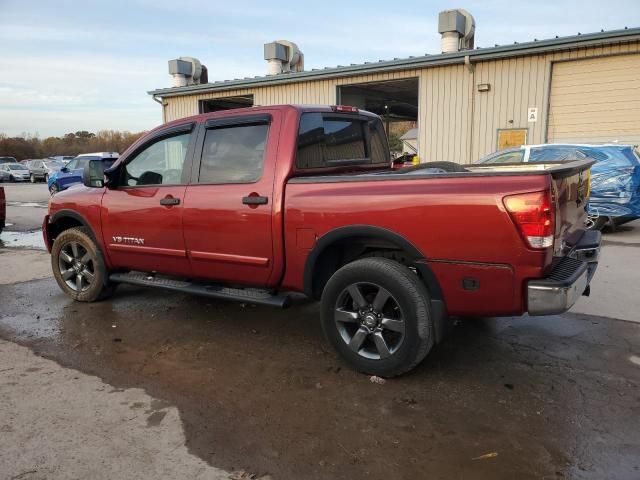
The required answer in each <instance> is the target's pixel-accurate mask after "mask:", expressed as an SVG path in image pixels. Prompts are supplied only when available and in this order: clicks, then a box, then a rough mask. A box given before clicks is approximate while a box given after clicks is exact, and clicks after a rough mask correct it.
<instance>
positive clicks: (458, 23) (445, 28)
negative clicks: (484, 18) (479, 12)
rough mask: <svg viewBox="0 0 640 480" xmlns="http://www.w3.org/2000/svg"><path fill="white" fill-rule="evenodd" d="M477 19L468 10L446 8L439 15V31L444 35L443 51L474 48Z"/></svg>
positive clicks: (450, 51) (441, 44) (442, 40)
mask: <svg viewBox="0 0 640 480" xmlns="http://www.w3.org/2000/svg"><path fill="white" fill-rule="evenodd" d="M475 31H476V21H475V20H474V19H473V17H472V16H471V14H470V13H469V12H467V11H466V10H463V9H461V8H457V9H455V10H445V11H443V12H440V14H439V15H438V33H440V34H441V35H442V38H441V41H440V46H441V48H442V53H452V52H458V51H460V50H472V49H473V35H474V33H475Z"/></svg>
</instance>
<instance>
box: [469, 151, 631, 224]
mask: <svg viewBox="0 0 640 480" xmlns="http://www.w3.org/2000/svg"><path fill="white" fill-rule="evenodd" d="M585 158H591V159H593V160H595V161H596V163H595V165H593V167H591V193H590V195H589V205H588V212H589V219H588V223H587V226H588V227H589V228H592V229H595V230H602V229H603V228H604V227H606V226H609V227H616V226H618V225H622V224H623V223H626V222H630V221H631V220H635V219H636V218H640V156H639V155H638V150H637V147H634V146H633V145H619V144H609V145H580V144H557V143H550V144H544V145H522V146H521V147H517V148H510V149H507V150H502V151H500V152H496V153H492V154H491V155H488V156H486V157H484V158H482V159H481V160H479V161H478V162H477V163H484V164H494V163H510V164H513V163H526V162H562V161H572V160H576V159H579V160H581V159H585Z"/></svg>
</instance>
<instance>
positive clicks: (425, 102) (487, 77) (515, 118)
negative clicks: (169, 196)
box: [164, 41, 640, 163]
mask: <svg viewBox="0 0 640 480" xmlns="http://www.w3.org/2000/svg"><path fill="white" fill-rule="evenodd" d="M639 52H640V42H638V41H634V42H621V43H618V44H614V45H610V46H605V47H588V48H569V49H567V50H564V51H561V52H556V53H548V54H540V55H530V56H522V57H515V58H509V59H502V60H490V61H483V62H479V63H476V64H474V67H473V69H470V68H468V67H467V66H465V65H450V66H440V67H430V68H422V69H418V70H406V71H402V72H388V73H376V74H369V75H357V76H353V77H343V78H338V79H327V80H313V81H307V82H298V83H292V84H284V85H273V86H265V87H255V88H246V89H237V90H230V91H226V92H212V93H204V94H199V95H185V96H179V97H169V98H166V99H165V104H166V106H165V107H164V108H165V120H166V121H170V120H174V119H176V118H181V117H185V116H188V115H194V114H196V113H198V102H199V100H204V99H211V98H222V97H227V96H233V95H246V94H253V95H254V102H255V104H256V105H274V104H279V103H303V104H304V103H306V104H335V103H336V87H337V86H338V85H345V84H354V83H366V82H376V81H382V80H393V79H400V78H410V77H418V78H419V100H418V101H419V118H418V131H419V134H418V148H419V153H420V158H421V160H422V161H432V160H450V161H455V162H459V163H469V162H473V161H475V160H477V159H478V158H480V157H482V156H484V155H486V154H488V153H491V152H493V151H495V149H496V145H497V140H498V129H504V128H526V129H528V132H527V133H528V134H527V141H528V143H530V144H533V143H543V142H545V141H546V138H545V136H546V132H547V118H548V105H549V102H550V86H551V71H552V65H555V67H554V70H555V71H556V72H557V70H556V67H558V65H561V63H559V62H560V61H563V60H577V59H589V58H594V57H606V56H609V57H611V56H618V55H619V54H623V53H639ZM612 58H622V57H612ZM555 62H558V63H555ZM576 63H580V62H576ZM635 71H636V72H637V71H638V68H637V66H636V67H635ZM625 75H627V76H629V75H631V72H627V73H626V74H625ZM481 83H488V84H490V91H488V92H479V91H478V90H477V85H478V84H481ZM637 83H638V81H637V80H636V86H637ZM593 102H595V100H593V99H591V100H589V103H588V104H591V103H593ZM529 107H537V108H538V121H537V122H535V123H530V122H528V121H527V109H528V108H529ZM636 109H637V104H636ZM631 121H632V120H631ZM554 128H555V127H554ZM549 132H550V134H551V129H549ZM550 138H551V135H550Z"/></svg>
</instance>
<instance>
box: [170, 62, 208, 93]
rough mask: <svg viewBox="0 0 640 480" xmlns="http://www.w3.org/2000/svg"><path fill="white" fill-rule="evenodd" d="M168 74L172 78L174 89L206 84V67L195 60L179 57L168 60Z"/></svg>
mask: <svg viewBox="0 0 640 480" xmlns="http://www.w3.org/2000/svg"><path fill="white" fill-rule="evenodd" d="M169 74H170V75H171V76H172V77H173V86H174V87H186V86H187V85H198V84H200V83H207V82H208V78H207V67H205V66H204V65H202V64H201V63H200V61H199V60H198V59H197V58H193V57H179V58H176V59H175V60H169Z"/></svg>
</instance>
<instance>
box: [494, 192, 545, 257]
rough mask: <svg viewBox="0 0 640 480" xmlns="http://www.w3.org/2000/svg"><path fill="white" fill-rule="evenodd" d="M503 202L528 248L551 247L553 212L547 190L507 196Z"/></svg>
mask: <svg viewBox="0 0 640 480" xmlns="http://www.w3.org/2000/svg"><path fill="white" fill-rule="evenodd" d="M503 201H504V206H505V207H506V208H507V211H508V212H509V214H510V215H511V218H512V219H513V221H514V223H515V224H516V225H517V227H518V229H519V230H520V234H521V235H522V236H523V237H524V239H525V240H526V241H527V243H528V244H529V246H531V247H532V248H547V247H550V246H552V245H553V236H554V211H553V203H552V201H551V192H550V191H549V190H545V191H544V192H531V193H521V194H518V195H509V196H507V197H504V200H503Z"/></svg>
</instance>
